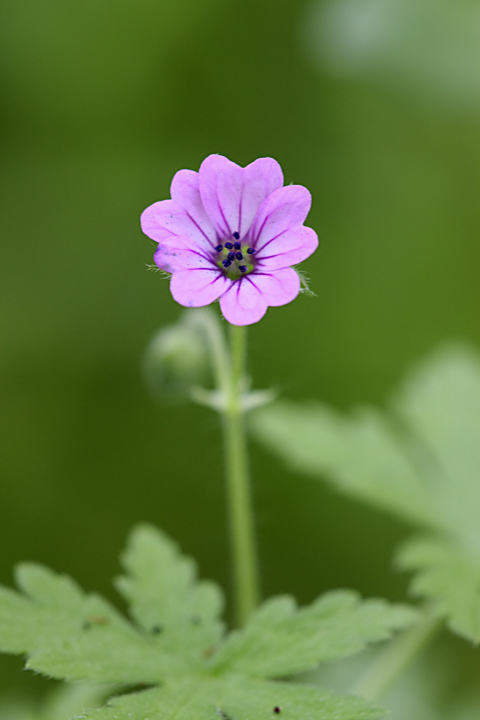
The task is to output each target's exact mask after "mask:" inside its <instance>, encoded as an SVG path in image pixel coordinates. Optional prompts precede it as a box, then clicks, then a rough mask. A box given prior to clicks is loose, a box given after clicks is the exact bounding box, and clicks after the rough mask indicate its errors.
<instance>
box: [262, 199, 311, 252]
mask: <svg viewBox="0 0 480 720" xmlns="http://www.w3.org/2000/svg"><path fill="white" fill-rule="evenodd" d="M311 204H312V196H311V195H310V193H309V192H308V190H307V188H304V187H303V186H302V185H287V186H286V187H283V188H279V189H278V190H275V191H274V192H273V193H271V194H270V195H269V196H268V197H267V198H266V200H264V201H263V203H262V204H261V206H260V208H259V210H258V212H257V214H256V216H255V220H254V221H253V225H252V229H251V231H250V237H251V240H252V241H253V243H254V244H255V247H256V250H257V252H258V251H259V250H260V249H261V248H262V247H263V246H264V245H265V244H266V243H267V242H269V241H270V240H273V238H276V237H278V235H281V234H282V233H283V232H285V231H286V230H291V229H292V228H296V227H297V226H298V225H303V223H304V222H305V218H306V217H307V215H308V212H309V210H310V206H311Z"/></svg>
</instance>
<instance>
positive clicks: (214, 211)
mask: <svg viewBox="0 0 480 720" xmlns="http://www.w3.org/2000/svg"><path fill="white" fill-rule="evenodd" d="M171 196H172V199H171V200H162V201H160V202H156V203H154V204H153V205H150V207H148V208H147V209H146V210H145V211H144V212H143V213H142V217H141V225H142V230H143V232H144V233H145V234H146V235H148V237H150V238H152V240H155V242H157V243H158V248H157V250H156V252H155V256H154V259H155V263H156V264H157V265H158V267H159V268H160V269H162V270H165V271H166V272H170V273H172V279H171V284H170V290H171V292H172V295H173V297H174V299H175V300H176V301H177V302H178V303H180V305H184V306H186V307H201V306H203V305H209V304H210V303H211V302H213V301H214V300H217V299H218V298H220V308H221V310H222V313H223V316H224V317H225V319H226V320H228V321H229V322H230V323H232V324H233V325H250V324H251V323H255V322H257V321H258V320H260V318H262V317H263V315H264V314H265V312H266V310H267V307H268V306H269V305H272V306H277V305H285V304H286V303H289V302H291V301H292V300H293V299H294V298H296V296H297V295H298V293H299V290H300V279H299V277H298V275H297V273H296V272H295V270H294V269H293V268H292V267H290V266H291V265H294V264H296V263H299V262H301V261H302V260H305V258H307V257H308V256H309V255H311V254H312V253H313V252H314V250H315V249H316V248H317V246H318V238H317V235H316V233H315V232H314V231H313V230H312V229H311V228H308V227H304V225H303V223H304V221H305V219H306V217H307V215H308V212H309V210H310V205H311V196H310V193H309V192H308V190H307V189H306V188H304V187H302V186H301V185H287V186H286V187H283V174H282V170H281V168H280V165H279V164H278V163H277V162H276V161H275V160H272V158H260V159H259V160H255V162H253V163H251V164H250V165H247V167H245V168H242V167H240V166H239V165H236V164H235V163H233V162H231V161H230V160H227V158H225V157H223V156H222V155H210V156H209V157H207V158H206V159H205V160H204V161H203V163H202V164H201V166H200V170H199V172H198V173H197V172H194V171H193V170H180V171H179V172H177V173H176V175H175V176H174V178H173V180H172V185H171Z"/></svg>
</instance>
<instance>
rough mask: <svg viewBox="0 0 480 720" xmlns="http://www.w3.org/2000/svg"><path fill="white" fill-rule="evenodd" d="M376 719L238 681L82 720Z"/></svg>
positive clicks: (354, 707) (332, 699)
mask: <svg viewBox="0 0 480 720" xmlns="http://www.w3.org/2000/svg"><path fill="white" fill-rule="evenodd" d="M277 717H279V718H282V720H305V718H311V720H380V719H381V718H383V717H385V713H384V711H383V710H381V709H379V708H375V707H374V706H373V705H371V704H370V703H367V702H366V701H364V700H362V699H360V698H357V697H353V696H346V697H339V696H335V695H332V694H331V693H329V692H327V691H326V690H322V689H321V688H318V687H315V686H302V685H294V684H293V683H277V682H266V681H261V680H251V679H247V678H244V677H230V678H228V680H227V679H225V680H222V681H220V680H213V679H204V680H199V679H197V680H194V679H192V680H189V681H186V682H183V683H181V684H173V685H167V686H165V687H161V688H154V689H152V690H146V691H144V692H142V693H133V694H129V695H123V696H120V697H117V698H114V699H112V700H111V701H110V702H109V703H108V704H107V706H106V707H105V708H102V709H98V710H93V711H90V712H87V713H86V714H85V715H82V718H84V720H132V718H142V720H143V719H144V718H145V719H147V718H148V719H149V720H155V719H156V718H161V719H162V720H252V718H255V720H273V719H274V718H277Z"/></svg>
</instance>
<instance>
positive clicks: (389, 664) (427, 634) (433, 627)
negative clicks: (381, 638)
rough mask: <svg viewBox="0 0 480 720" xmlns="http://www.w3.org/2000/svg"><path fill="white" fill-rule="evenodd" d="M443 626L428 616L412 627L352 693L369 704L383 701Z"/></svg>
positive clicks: (374, 663)
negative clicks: (391, 687) (370, 701)
mask: <svg viewBox="0 0 480 720" xmlns="http://www.w3.org/2000/svg"><path fill="white" fill-rule="evenodd" d="M440 626H441V622H440V621H439V620H438V619H437V618H436V617H433V615H431V614H430V613H427V614H426V615H425V617H424V618H423V619H422V620H420V621H419V622H418V623H416V624H415V625H413V626H412V627H410V628H408V629H407V630H405V631H404V632H403V633H401V634H400V635H398V636H397V637H396V638H395V639H394V640H393V641H392V642H391V643H390V644H389V645H388V646H387V647H386V648H385V650H383V651H382V652H381V653H380V654H379V655H378V656H377V657H376V658H375V660H374V662H373V663H372V665H371V666H370V667H369V668H368V669H367V671H366V672H365V674H364V675H363V676H362V677H361V678H360V679H359V680H358V681H357V682H356V683H355V685H354V686H353V687H352V689H351V692H352V693H353V694H355V695H360V696H362V697H364V698H365V699H366V700H378V699H379V698H381V697H382V696H383V695H384V694H385V693H386V692H387V690H388V689H389V688H390V686H391V685H392V684H393V683H394V682H395V680H397V678H398V677H399V676H400V675H401V674H402V673H403V672H404V670H406V668H407V667H408V666H409V665H410V664H411V663H412V662H413V660H415V658H416V657H417V656H418V655H419V653H420V652H421V651H422V650H423V648H424V646H425V645H426V644H427V643H428V641H429V640H430V639H431V638H432V637H433V636H434V635H435V633H436V632H437V630H438V629H439V628H440Z"/></svg>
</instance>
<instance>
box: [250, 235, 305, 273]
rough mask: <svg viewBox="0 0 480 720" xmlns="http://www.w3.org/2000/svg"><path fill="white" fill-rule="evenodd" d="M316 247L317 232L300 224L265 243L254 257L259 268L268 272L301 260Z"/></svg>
mask: <svg viewBox="0 0 480 720" xmlns="http://www.w3.org/2000/svg"><path fill="white" fill-rule="evenodd" d="M317 247H318V237H317V233H316V232H315V231H314V230H312V228H309V227H305V226H303V225H302V226H301V227H298V228H295V230H286V231H285V232H284V233H282V234H281V235H279V236H278V237H276V238H275V239H274V240H271V241H270V242H268V243H266V244H265V245H264V246H263V247H262V249H261V250H259V251H257V254H256V255H255V257H256V259H257V260H258V262H259V269H261V270H265V271H266V272H270V271H271V270H278V269H280V268H285V267H289V266H290V265H296V264H297V263H300V262H302V261H303V260H305V259H306V258H307V257H309V256H310V255H311V254H312V253H313V252H314V251H315V250H316V249H317Z"/></svg>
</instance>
